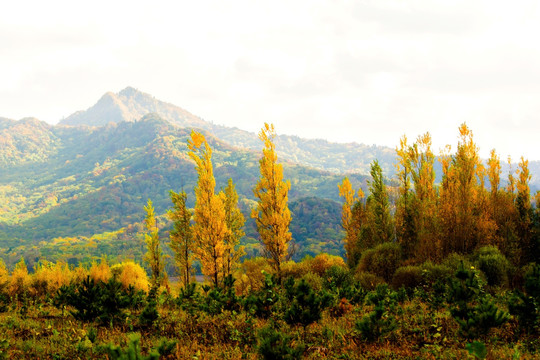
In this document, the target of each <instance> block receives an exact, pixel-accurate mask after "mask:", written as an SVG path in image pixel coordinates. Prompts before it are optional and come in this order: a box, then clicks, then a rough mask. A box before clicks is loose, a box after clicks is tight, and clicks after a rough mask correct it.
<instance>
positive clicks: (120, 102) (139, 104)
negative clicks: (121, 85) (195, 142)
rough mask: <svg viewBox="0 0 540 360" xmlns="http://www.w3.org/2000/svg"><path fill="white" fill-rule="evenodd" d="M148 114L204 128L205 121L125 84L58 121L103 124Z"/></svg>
mask: <svg viewBox="0 0 540 360" xmlns="http://www.w3.org/2000/svg"><path fill="white" fill-rule="evenodd" d="M148 113H156V114H158V115H159V116H160V117H162V118H163V119H165V120H167V121H170V122H172V123H174V124H177V125H180V126H182V127H198V128H202V129H208V128H209V124H208V123H207V122H205V121H204V120H202V119H200V118H198V117H197V116H195V115H193V114H190V113H189V112H188V111H186V110H184V109H182V108H180V107H178V106H175V105H172V104H168V103H166V102H163V101H159V100H157V99H155V98H154V97H153V96H152V95H150V94H146V93H143V92H140V91H138V90H136V89H134V88H132V87H127V88H125V89H124V90H122V91H120V92H119V93H117V94H115V93H112V92H108V93H106V94H105V95H103V96H102V97H101V99H99V101H98V102H97V103H96V104H95V105H94V106H92V107H90V108H89V109H88V110H86V111H78V112H76V113H74V114H72V115H70V116H68V117H67V118H65V119H63V120H62V121H60V123H59V124H60V125H89V126H103V125H106V124H108V123H109V122H113V123H118V122H121V121H135V120H139V119H140V118H142V117H143V116H145V115H146V114H148Z"/></svg>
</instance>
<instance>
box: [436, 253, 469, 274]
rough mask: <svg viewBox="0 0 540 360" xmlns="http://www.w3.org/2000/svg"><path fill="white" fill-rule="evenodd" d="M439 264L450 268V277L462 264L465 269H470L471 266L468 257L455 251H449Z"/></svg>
mask: <svg viewBox="0 0 540 360" xmlns="http://www.w3.org/2000/svg"><path fill="white" fill-rule="evenodd" d="M441 264H442V265H443V266H445V267H447V268H449V269H450V277H452V276H453V274H454V273H455V272H456V271H458V270H459V269H461V267H462V266H463V267H464V268H466V269H470V267H471V266H472V263H471V262H470V261H469V259H467V258H466V257H465V256H463V255H461V254H457V253H451V254H450V255H448V256H447V257H446V258H445V259H444V260H443V261H442V263H441Z"/></svg>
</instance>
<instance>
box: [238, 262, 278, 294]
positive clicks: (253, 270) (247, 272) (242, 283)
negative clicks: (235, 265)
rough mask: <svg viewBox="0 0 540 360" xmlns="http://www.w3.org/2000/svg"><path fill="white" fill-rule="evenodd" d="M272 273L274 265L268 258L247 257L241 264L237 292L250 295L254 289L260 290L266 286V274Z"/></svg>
mask: <svg viewBox="0 0 540 360" xmlns="http://www.w3.org/2000/svg"><path fill="white" fill-rule="evenodd" d="M269 273H272V267H271V266H270V264H269V263H268V259H266V258H262V257H255V258H251V259H246V260H244V262H243V263H242V265H241V266H240V269H239V270H238V273H237V276H236V278H237V279H238V280H237V281H236V282H235V287H236V292H237V293H238V294H242V295H248V294H250V293H251V292H253V291H259V290H260V289H262V288H263V287H264V282H265V274H269Z"/></svg>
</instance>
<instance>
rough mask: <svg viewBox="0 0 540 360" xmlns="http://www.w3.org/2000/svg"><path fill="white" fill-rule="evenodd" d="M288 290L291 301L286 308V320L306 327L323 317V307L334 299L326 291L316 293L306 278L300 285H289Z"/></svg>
mask: <svg viewBox="0 0 540 360" xmlns="http://www.w3.org/2000/svg"><path fill="white" fill-rule="evenodd" d="M289 284H290V283H289ZM286 291H287V297H288V298H289V300H290V303H289V305H288V306H287V308H286V310H285V314H284V320H285V321H286V322H287V323H288V324H291V325H297V324H298V325H302V326H303V327H304V329H305V328H306V327H307V326H308V325H309V324H311V323H313V322H315V321H318V320H319V319H320V318H321V313H322V311H323V309H324V308H325V307H327V306H329V305H330V300H331V299H332V297H331V296H330V295H329V294H328V293H326V292H325V291H322V292H321V294H320V295H319V294H317V293H315V292H314V291H313V289H312V288H311V286H310V285H309V284H308V283H307V282H306V281H305V280H304V279H301V280H300V282H299V283H298V285H292V286H291V285H287V287H286Z"/></svg>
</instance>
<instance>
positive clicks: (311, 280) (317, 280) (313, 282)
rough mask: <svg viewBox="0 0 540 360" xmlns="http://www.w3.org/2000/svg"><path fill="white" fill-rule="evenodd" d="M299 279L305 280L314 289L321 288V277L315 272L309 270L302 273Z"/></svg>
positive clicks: (319, 289) (318, 289)
mask: <svg viewBox="0 0 540 360" xmlns="http://www.w3.org/2000/svg"><path fill="white" fill-rule="evenodd" d="M300 279H301V280H305V282H307V283H308V284H309V286H311V288H312V289H313V290H314V291H317V292H319V291H321V290H322V289H323V279H322V278H321V277H320V276H319V275H317V274H316V273H313V272H311V271H310V272H308V273H307V274H304V275H303V276H302V277H301V278H300Z"/></svg>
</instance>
